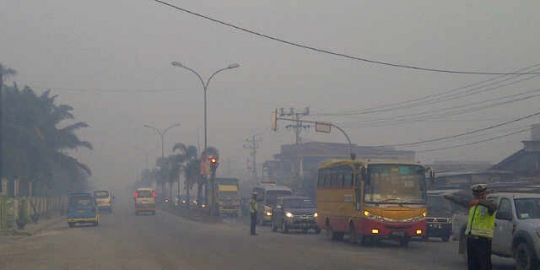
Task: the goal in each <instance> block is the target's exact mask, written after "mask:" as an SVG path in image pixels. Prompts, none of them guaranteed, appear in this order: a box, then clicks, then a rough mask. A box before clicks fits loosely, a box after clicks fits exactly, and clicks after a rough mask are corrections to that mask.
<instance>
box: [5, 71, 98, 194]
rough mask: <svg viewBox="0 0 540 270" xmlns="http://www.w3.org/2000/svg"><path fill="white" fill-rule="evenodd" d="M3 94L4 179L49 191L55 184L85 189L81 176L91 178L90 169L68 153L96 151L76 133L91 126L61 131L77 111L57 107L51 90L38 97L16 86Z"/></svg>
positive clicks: (70, 108)
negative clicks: (82, 149) (43, 186)
mask: <svg viewBox="0 0 540 270" xmlns="http://www.w3.org/2000/svg"><path fill="white" fill-rule="evenodd" d="M2 68H3V67H2ZM2 94H3V96H2V105H3V106H2V108H3V109H4V110H6V112H9V113H6V114H4V115H5V117H4V119H3V121H2V131H3V135H4V137H3V138H4V139H3V141H2V150H3V151H2V152H1V153H2V155H3V156H2V158H3V160H4V166H3V167H4V171H2V176H7V178H11V179H14V178H25V179H29V181H42V182H46V183H47V186H48V187H49V188H50V187H52V186H54V182H56V183H57V184H59V185H58V186H69V189H70V190H73V189H75V188H77V189H81V188H84V186H85V178H86V177H85V176H84V175H82V174H81V173H82V172H83V173H84V174H86V175H87V176H88V175H91V171H90V168H88V166H86V165H84V164H82V163H80V162H79V161H78V160H77V159H75V158H73V157H71V156H69V154H68V153H67V151H69V150H75V149H77V148H79V147H85V148H88V149H92V145H91V144H90V143H89V142H86V141H81V140H80V139H79V138H78V137H77V135H76V134H75V132H76V131H77V130H79V129H81V128H85V127H88V124H86V123H84V122H78V123H75V124H71V125H67V126H66V127H63V128H59V127H58V125H59V124H61V123H63V121H64V120H71V119H73V118H74V117H73V114H72V113H71V111H72V110H73V108H72V107H70V106H68V105H56V104H55V99H56V96H50V91H45V92H44V93H43V94H41V95H40V96H38V95H36V93H35V92H34V91H33V90H32V89H30V88H29V87H25V88H24V89H22V90H20V89H19V88H18V87H17V85H16V84H14V86H12V87H4V88H3V89H2ZM59 172H62V173H61V174H59Z"/></svg>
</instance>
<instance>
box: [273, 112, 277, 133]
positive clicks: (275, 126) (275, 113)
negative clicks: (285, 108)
mask: <svg viewBox="0 0 540 270" xmlns="http://www.w3.org/2000/svg"><path fill="white" fill-rule="evenodd" d="M277 118H278V114H277V109H276V110H275V111H273V112H272V131H276V130H277V120H278V119H277Z"/></svg>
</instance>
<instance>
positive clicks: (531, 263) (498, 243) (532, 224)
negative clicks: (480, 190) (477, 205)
mask: <svg viewBox="0 0 540 270" xmlns="http://www.w3.org/2000/svg"><path fill="white" fill-rule="evenodd" d="M487 198H488V199H489V200H493V201H494V202H496V203H497V206H498V208H497V212H496V214H495V232H494V234H493V240H492V254H493V255H497V256H501V257H510V258H514V260H515V261H516V269H518V270H529V269H530V270H532V269H538V267H539V266H540V261H539V259H540V194H537V193H506V192H504V193H503V192H501V193H493V194H489V195H488V197H487ZM463 220H465V222H463ZM454 225H455V226H456V227H457V228H459V232H460V237H459V254H462V255H463V258H465V259H466V256H467V241H466V237H465V228H466V226H467V218H466V216H463V215H461V216H459V217H456V218H455V219H454Z"/></svg>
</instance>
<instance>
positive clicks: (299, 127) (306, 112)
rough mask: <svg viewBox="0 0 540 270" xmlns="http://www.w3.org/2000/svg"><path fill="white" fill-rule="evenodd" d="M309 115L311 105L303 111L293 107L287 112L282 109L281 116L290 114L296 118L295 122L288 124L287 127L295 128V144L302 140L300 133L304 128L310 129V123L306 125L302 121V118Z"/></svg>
mask: <svg viewBox="0 0 540 270" xmlns="http://www.w3.org/2000/svg"><path fill="white" fill-rule="evenodd" d="M307 115H309V107H306V108H305V109H304V110H303V111H301V112H298V111H295V110H294V109H293V108H290V109H289V112H285V109H283V108H281V109H280V117H284V116H289V117H291V116H292V117H294V119H295V120H296V123H295V124H292V125H287V126H286V128H292V129H293V130H294V134H295V144H296V145H297V146H298V144H300V143H301V142H302V137H300V134H301V133H302V129H308V128H310V127H311V126H310V125H304V124H303V123H302V121H300V118H302V117H304V116H307Z"/></svg>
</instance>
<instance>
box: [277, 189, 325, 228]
mask: <svg viewBox="0 0 540 270" xmlns="http://www.w3.org/2000/svg"><path fill="white" fill-rule="evenodd" d="M316 218H317V209H315V205H314V204H313V202H312V201H311V200H310V199H309V198H307V197H300V196H287V197H279V198H278V199H277V203H276V206H275V208H274V209H272V231H274V232H275V231H277V230H278V228H279V229H280V230H281V231H282V232H283V233H288V232H289V230H291V229H301V230H302V231H303V232H307V231H308V230H309V229H313V230H315V233H320V232H321V229H320V228H319V226H317V222H316V220H315V219H316Z"/></svg>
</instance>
